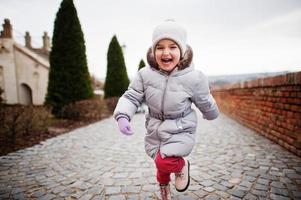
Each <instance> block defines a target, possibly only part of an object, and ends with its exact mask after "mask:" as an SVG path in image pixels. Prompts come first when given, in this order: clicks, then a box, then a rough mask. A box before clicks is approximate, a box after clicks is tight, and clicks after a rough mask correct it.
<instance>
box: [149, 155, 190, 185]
mask: <svg viewBox="0 0 301 200" xmlns="http://www.w3.org/2000/svg"><path fill="white" fill-rule="evenodd" d="M155 163H156V167H157V180H158V182H159V183H160V184H168V183H169V182H170V174H171V173H179V172H181V170H182V168H183V167H184V165H185V160H184V159H183V158H182V157H166V158H162V157H161V155H160V152H158V154H157V156H156V159H155Z"/></svg>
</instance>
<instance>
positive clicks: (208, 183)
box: [200, 180, 215, 187]
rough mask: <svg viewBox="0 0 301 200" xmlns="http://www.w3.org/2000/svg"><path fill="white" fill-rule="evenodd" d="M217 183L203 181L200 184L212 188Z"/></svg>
mask: <svg viewBox="0 0 301 200" xmlns="http://www.w3.org/2000/svg"><path fill="white" fill-rule="evenodd" d="M214 183H215V182H213V181H211V180H206V181H202V182H200V184H201V185H202V186H204V187H208V186H212V185H213V184H214Z"/></svg>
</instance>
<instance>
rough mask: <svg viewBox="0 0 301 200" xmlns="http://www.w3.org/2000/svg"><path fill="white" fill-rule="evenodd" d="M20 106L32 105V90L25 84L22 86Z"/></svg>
mask: <svg viewBox="0 0 301 200" xmlns="http://www.w3.org/2000/svg"><path fill="white" fill-rule="evenodd" d="M20 104H22V105H32V90H31V88H30V87H29V86H28V85H27V84H25V83H22V84H21V85H20Z"/></svg>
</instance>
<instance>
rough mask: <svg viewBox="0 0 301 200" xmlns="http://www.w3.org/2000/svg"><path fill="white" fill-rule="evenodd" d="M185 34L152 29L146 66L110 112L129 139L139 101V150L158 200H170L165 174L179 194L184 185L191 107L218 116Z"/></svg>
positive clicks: (176, 28)
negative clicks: (148, 163) (152, 171)
mask: <svg viewBox="0 0 301 200" xmlns="http://www.w3.org/2000/svg"><path fill="white" fill-rule="evenodd" d="M186 41H187V35H186V31H185V29H184V28H183V27H182V26H180V25H178V24H177V23H176V22H174V21H165V22H164V23H162V24H160V25H159V26H157V27H156V28H155V29H154V32H153V38H152V46H151V48H150V49H149V51H148V52H147V61H148V64H149V66H146V67H144V68H142V69H141V70H139V72H138V74H137V76H136V78H135V79H134V80H133V81H132V82H131V83H130V85H129V88H128V90H127V91H126V92H125V93H124V94H123V96H122V97H121V98H120V99H119V101H118V104H117V106H116V108H115V111H114V117H115V119H116V120H117V122H118V127H119V130H120V131H121V132H122V133H123V134H125V135H132V134H133V132H132V130H131V128H130V121H131V119H132V117H133V115H134V114H135V112H136V110H137V108H138V107H139V106H140V105H141V103H142V102H143V101H144V102H145V103H146V105H147V106H148V109H149V112H148V113H147V114H146V122H145V126H146V130H147V133H146V135H145V151H146V153H147V155H149V156H150V157H151V158H152V159H153V160H154V162H155V164H156V167H157V181H158V182H159V185H160V192H161V197H162V199H171V195H170V185H169V182H170V181H171V178H170V175H171V173H175V188H176V190H177V191H179V192H183V191H185V190H186V189H187V188H188V186H189V182H190V181H189V180H190V176H189V168H190V164H189V161H188V160H187V159H186V158H185V157H186V156H188V155H189V154H190V153H191V151H192V149H193V146H194V144H195V132H196V127H197V115H196V111H195V110H193V109H192V108H191V104H192V103H194V104H195V105H196V107H197V108H198V109H199V110H200V111H201V112H202V114H203V118H205V119H207V120H213V119H215V118H217V116H218V114H219V111H218V108H217V105H216V103H215V100H214V99H213V97H212V95H211V94H210V90H209V86H208V81H207V78H206V76H205V75H204V74H203V73H202V72H200V71H197V70H195V69H194V66H193V63H192V57H193V54H192V49H191V48H190V46H188V45H187V42H186Z"/></svg>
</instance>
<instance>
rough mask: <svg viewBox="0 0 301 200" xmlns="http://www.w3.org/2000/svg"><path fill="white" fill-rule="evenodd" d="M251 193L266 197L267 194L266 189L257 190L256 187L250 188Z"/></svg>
mask: <svg viewBox="0 0 301 200" xmlns="http://www.w3.org/2000/svg"><path fill="white" fill-rule="evenodd" d="M251 193H252V194H254V195H256V196H259V197H266V196H267V195H268V192H267V191H263V190H257V189H252V190H251Z"/></svg>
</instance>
